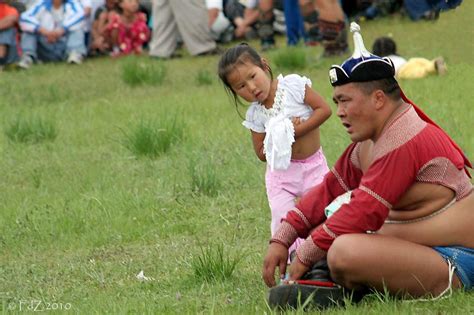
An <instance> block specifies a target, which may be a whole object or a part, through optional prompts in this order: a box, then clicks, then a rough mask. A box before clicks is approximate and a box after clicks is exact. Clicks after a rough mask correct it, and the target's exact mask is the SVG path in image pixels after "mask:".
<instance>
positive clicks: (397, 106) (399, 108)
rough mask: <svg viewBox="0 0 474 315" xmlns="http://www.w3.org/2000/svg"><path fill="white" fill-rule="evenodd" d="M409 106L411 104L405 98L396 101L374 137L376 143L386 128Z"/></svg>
mask: <svg viewBox="0 0 474 315" xmlns="http://www.w3.org/2000/svg"><path fill="white" fill-rule="evenodd" d="M409 107H410V105H409V104H407V103H405V102H404V101H403V100H400V101H398V102H397V103H394V104H393V106H392V108H393V109H392V111H391V112H389V113H388V114H387V116H386V118H385V119H384V121H383V123H382V125H381V128H380V129H379V131H378V132H377V133H376V136H375V137H374V138H373V139H372V141H373V142H374V143H375V142H377V140H378V139H380V136H381V135H382V134H383V133H384V132H385V130H386V129H387V128H389V127H390V126H391V125H392V122H393V121H394V120H395V119H396V118H397V117H398V116H399V115H400V114H401V113H403V112H404V111H405V110H406V109H408V108H409Z"/></svg>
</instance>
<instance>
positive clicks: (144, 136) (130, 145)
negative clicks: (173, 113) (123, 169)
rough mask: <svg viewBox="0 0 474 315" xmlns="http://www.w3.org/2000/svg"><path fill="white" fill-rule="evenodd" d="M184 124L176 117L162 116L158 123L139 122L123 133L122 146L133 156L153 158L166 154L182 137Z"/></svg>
mask: <svg viewBox="0 0 474 315" xmlns="http://www.w3.org/2000/svg"><path fill="white" fill-rule="evenodd" d="M184 128H185V126H184V124H183V123H182V122H181V121H180V120H178V119H177V118H176V117H174V118H171V117H165V116H163V117H162V118H160V119H159V120H158V121H143V120H142V121H141V122H140V123H138V124H137V125H136V126H135V127H134V128H132V129H130V130H129V131H128V132H124V134H125V140H124V141H123V145H124V146H125V147H126V148H127V149H129V150H130V151H131V152H132V153H133V154H134V155H136V156H137V157H138V156H147V157H150V158H155V157H157V156H159V155H161V154H163V153H166V152H167V151H168V150H169V149H170V148H171V146H172V145H173V144H174V143H177V142H179V141H181V140H182V139H183V137H184Z"/></svg>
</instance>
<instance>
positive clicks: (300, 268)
mask: <svg viewBox="0 0 474 315" xmlns="http://www.w3.org/2000/svg"><path fill="white" fill-rule="evenodd" d="M308 271H309V267H308V266H306V265H304V264H303V263H302V262H301V261H300V260H299V259H298V257H296V258H295V259H293V261H292V262H291V266H290V280H298V279H301V277H302V276H303V275H304V274H305V273H307V272H308Z"/></svg>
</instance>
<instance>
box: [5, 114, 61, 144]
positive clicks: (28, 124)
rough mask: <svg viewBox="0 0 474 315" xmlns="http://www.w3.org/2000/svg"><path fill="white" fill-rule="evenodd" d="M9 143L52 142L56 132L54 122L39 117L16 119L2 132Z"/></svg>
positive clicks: (19, 117) (20, 117)
mask: <svg viewBox="0 0 474 315" xmlns="http://www.w3.org/2000/svg"><path fill="white" fill-rule="evenodd" d="M4 133H5V136H7V138H8V139H9V140H10V141H13V142H19V143H39V142H43V141H54V139H56V136H57V135H58V132H57V130H56V127H55V124H54V122H52V121H51V120H48V119H44V118H41V117H31V118H26V117H22V116H18V117H16V118H15V119H14V120H12V121H11V122H9V123H8V124H7V126H6V127H5V130H4Z"/></svg>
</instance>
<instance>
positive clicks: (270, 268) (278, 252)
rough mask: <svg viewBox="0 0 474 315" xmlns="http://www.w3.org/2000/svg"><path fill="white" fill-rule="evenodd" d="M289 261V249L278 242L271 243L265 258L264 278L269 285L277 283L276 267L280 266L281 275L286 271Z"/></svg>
mask: <svg viewBox="0 0 474 315" xmlns="http://www.w3.org/2000/svg"><path fill="white" fill-rule="evenodd" d="M287 261H288V249H287V248H286V247H285V246H283V245H281V244H278V243H271V244H270V246H268V251H267V255H266V256H265V259H264V260H263V270H262V278H263V281H265V284H266V285H267V286H268V287H273V286H275V285H276V283H275V269H276V268H277V267H278V268H279V271H280V277H284V276H285V273H286V263H287Z"/></svg>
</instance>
